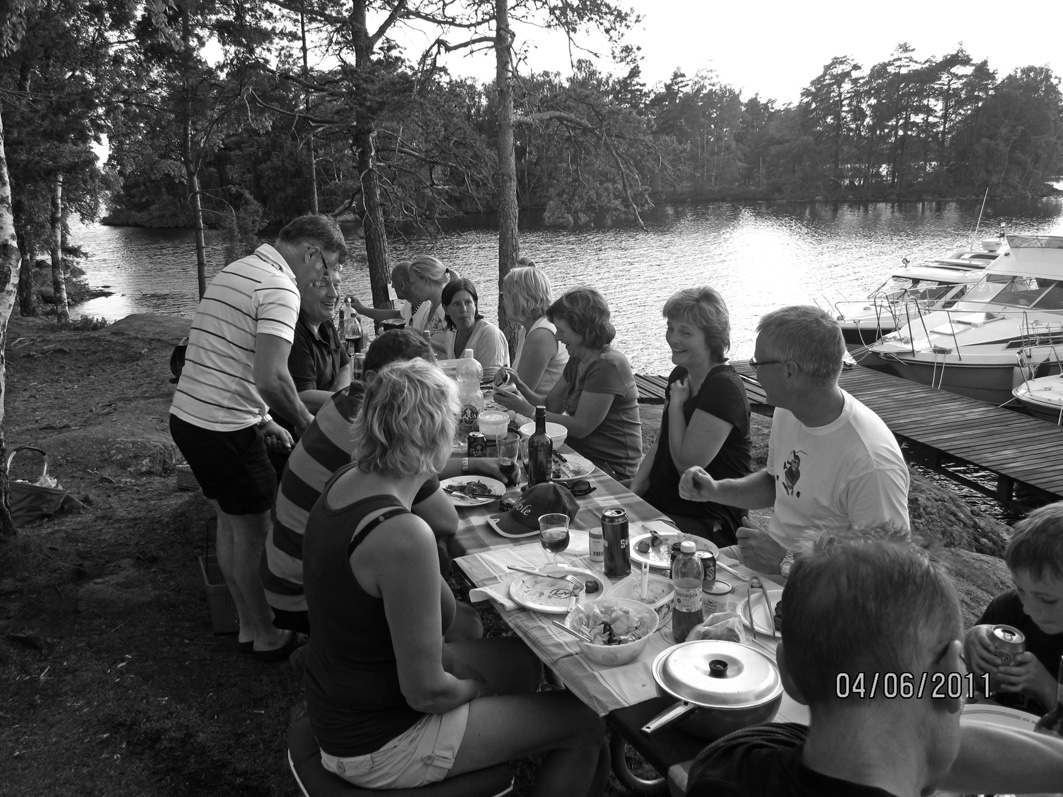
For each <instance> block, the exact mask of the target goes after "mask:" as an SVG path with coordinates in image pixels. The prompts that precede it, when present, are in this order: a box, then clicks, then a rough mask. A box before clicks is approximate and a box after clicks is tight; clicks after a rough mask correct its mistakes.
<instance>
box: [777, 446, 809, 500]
mask: <svg viewBox="0 0 1063 797" xmlns="http://www.w3.org/2000/svg"><path fill="white" fill-rule="evenodd" d="M804 453H805V452H804V451H793V450H791V451H790V457H789V459H787V460H786V462H784V463H783V466H782V472H783V480H782V486H783V489H785V490H786V494H787V495H793V496H795V497H797V498H800V497H801V493H800V491H796V492H795V491H794V488H795V487H797V482H798V480H800V478H801V455H802V454H804Z"/></svg>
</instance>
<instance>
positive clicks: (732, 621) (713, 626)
mask: <svg viewBox="0 0 1063 797" xmlns="http://www.w3.org/2000/svg"><path fill="white" fill-rule="evenodd" d="M692 639H721V640H723V641H725V642H738V643H739V644H742V645H747V644H749V643H750V642H752V641H753V640H752V637H750V635H749V631H748V629H747V628H746V626H745V623H743V622H742V618H741V616H739V614H738V613H737V612H733V611H722V612H716V613H715V614H710V615H709V616H708V617H707V618H705V620H704V621H703V622H702V623H701V625H699V626H696V627H695V628H693V629H692V630H691V632H690V635H689V636H688V637H687V640H688V641H689V640H692Z"/></svg>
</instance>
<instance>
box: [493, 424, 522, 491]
mask: <svg viewBox="0 0 1063 797" xmlns="http://www.w3.org/2000/svg"><path fill="white" fill-rule="evenodd" d="M495 447H496V449H497V451H498V469H499V470H500V471H502V475H503V476H505V477H506V486H507V487H515V486H516V485H517V484H519V483H520V467H519V466H518V465H517V457H518V456H519V455H520V437H518V436H517V435H515V434H500V435H498V436H497V437H496V438H495Z"/></svg>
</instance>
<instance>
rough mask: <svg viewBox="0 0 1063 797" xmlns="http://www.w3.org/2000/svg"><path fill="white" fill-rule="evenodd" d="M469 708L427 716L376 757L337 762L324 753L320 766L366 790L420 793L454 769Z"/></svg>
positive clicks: (367, 756) (345, 759) (373, 754)
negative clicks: (426, 786)
mask: <svg viewBox="0 0 1063 797" xmlns="http://www.w3.org/2000/svg"><path fill="white" fill-rule="evenodd" d="M468 722H469V704H468V703H465V704H463V705H460V706H458V707H457V708H453V709H451V710H450V711H448V712H447V713H446V714H427V715H425V716H424V717H422V718H421V719H420V720H419V721H418V722H417V723H416V724H415V725H414V726H413V727H411V728H410V729H409V730H407V731H405V732H404V733H402V734H400V735H398V736H396V737H395V738H394V739H392V740H391V741H390V742H388V743H387V744H385V745H384V746H383V747H381V748H380V749H379V750H377V751H376V752H375V753H369V754H368V755H358V756H351V757H350V758H337V757H336V756H332V755H329V754H328V753H326V752H325V751H324V750H322V751H321V765H322V766H323V767H324V768H325V769H327V770H328V771H329V772H333V773H335V774H337V775H339V776H340V777H341V778H343V779H344V780H346V781H348V782H350V783H353V784H354V785H355V786H360V787H361V788H363V789H417V788H420V787H421V786H425V785H427V784H429V783H438V782H439V781H441V780H443V778H445V777H446V776H447V773H448V772H450V768H451V767H452V766H454V758H455V757H456V756H457V754H458V748H460V747H461V740H462V739H463V738H464V737H465V726H466V725H467V724H468Z"/></svg>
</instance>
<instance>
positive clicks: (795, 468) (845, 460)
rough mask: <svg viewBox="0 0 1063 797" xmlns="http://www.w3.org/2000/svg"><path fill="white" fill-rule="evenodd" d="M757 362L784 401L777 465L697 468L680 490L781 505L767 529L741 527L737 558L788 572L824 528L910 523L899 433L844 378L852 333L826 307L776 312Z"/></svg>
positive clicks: (771, 455)
mask: <svg viewBox="0 0 1063 797" xmlns="http://www.w3.org/2000/svg"><path fill="white" fill-rule="evenodd" d="M755 352H756V353H755V355H754V359H752V360H750V361H749V362H750V365H751V366H753V370H754V371H755V372H756V375H757V379H758V380H760V385H761V387H762V388H764V393H765V395H766V397H767V398H766V400H767V402H768V403H769V404H771V405H773V406H774V407H775V413H774V415H773V416H772V421H771V435H770V436H769V439H768V464H767V467H765V468H763V469H761V470H760V471H757V472H756V473H752V474H750V475H749V476H744V477H742V478H740V479H719V480H717V479H714V478H713V477H712V476H711V475H710V474H708V473H707V472H706V471H705V469H704V468H702V467H700V466H695V467H693V468H688V469H687V471H686V472H685V473H684V474H683V478H682V479H681V480H680V482H679V495H680V496H682V497H683V498H685V499H686V500H688V501H715V502H716V503H718V504H726V505H728V506H733V507H737V508H739V509H765V508H767V507H773V508H774V512H773V513H772V516H771V520H770V521H769V522H768V527H767V528H766V529H757V528H746V527H742V528H740V529H738V534H737V537H738V546H737V550H733V551H727V552H725V553H726V554H728V555H730V556H732V557H736V558H738V559H740V560H741V561H742V563H743V564H745V565H746V566H747V567H749V568H751V569H752V570H756V571H757V572H758V573H764V574H766V575H772V574H775V573H778V574H781V575H782V576H783V577H784V578H785V577H786V576H787V575H788V574H789V570H790V568H791V567H792V566H793V559H794V550H795V549H796V547H797V546H798V545H799V544H800V543H801V541H802V540H805V539H807V538H808V537H809V535H811V534H813V533H814V532H815V530H821V531H834V530H838V529H846V528H851V527H854V526H855V527H858V528H867V527H870V526H875V525H878V524H881V523H887V524H890V525H893V526H897V527H899V528H905V529H907V528H908V527H909V520H908V483H909V474H908V465H907V464H906V463H905V461H904V456H903V455H902V454H901V448H900V446H899V445H897V439H896V438H895V437H894V436H893V432H891V431H890V430H889V427H888V426H886V424H885V423H883V421H882V419H881V418H879V417H878V416H877V415H875V413H874V412H872V411H871V410H870V409H868V407H867V406H865V405H864V404H863V403H861V402H860V401H858V400H857V399H855V398H853V396H851V395H849V394H848V393H847V392H846V391H844V390H842V389H841V387H840V386H839V385H838V376H839V375H840V374H841V371H842V356H843V354H844V353H845V340H844V339H843V338H842V331H841V328H840V327H839V326H838V322H837V321H836V320H834V319H833V318H832V317H831V316H830V315H829V314H828V313H826V312H824V311H823V310H821V309H820V308H818V307H810V306H800V305H798V306H792V307H783V308H780V309H779V310H774V311H772V312H770V313H768V314H767V315H765V316H764V317H763V318H761V319H760V323H759V324H758V325H757V341H756V348H755Z"/></svg>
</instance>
